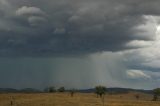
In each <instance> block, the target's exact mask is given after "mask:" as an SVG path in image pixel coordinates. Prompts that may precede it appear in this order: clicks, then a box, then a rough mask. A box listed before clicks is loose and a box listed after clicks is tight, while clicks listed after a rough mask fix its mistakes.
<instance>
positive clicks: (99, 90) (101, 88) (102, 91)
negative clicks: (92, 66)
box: [95, 86, 106, 106]
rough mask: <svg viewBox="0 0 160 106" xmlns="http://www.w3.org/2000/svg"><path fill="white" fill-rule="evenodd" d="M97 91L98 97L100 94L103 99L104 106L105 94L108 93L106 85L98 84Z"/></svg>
mask: <svg viewBox="0 0 160 106" xmlns="http://www.w3.org/2000/svg"><path fill="white" fill-rule="evenodd" d="M95 93H96V94H97V97H98V96H100V98H101V99H102V103H103V106H104V96H105V93H106V87H105V86H96V87H95Z"/></svg>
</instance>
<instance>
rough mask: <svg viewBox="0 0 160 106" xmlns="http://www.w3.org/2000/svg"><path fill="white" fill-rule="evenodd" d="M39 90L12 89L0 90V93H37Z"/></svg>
mask: <svg viewBox="0 0 160 106" xmlns="http://www.w3.org/2000/svg"><path fill="white" fill-rule="evenodd" d="M39 92H41V91H40V90H37V89H33V88H24V89H20V90H18V89H13V88H0V93H39Z"/></svg>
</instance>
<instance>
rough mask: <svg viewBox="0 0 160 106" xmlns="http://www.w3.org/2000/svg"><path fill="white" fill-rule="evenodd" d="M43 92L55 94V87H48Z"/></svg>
mask: <svg viewBox="0 0 160 106" xmlns="http://www.w3.org/2000/svg"><path fill="white" fill-rule="evenodd" d="M44 92H50V93H52V92H56V89H55V87H48V88H45V89H44Z"/></svg>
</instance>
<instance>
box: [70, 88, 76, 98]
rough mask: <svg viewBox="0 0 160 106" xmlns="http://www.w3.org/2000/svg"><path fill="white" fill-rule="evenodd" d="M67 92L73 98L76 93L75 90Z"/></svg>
mask: <svg viewBox="0 0 160 106" xmlns="http://www.w3.org/2000/svg"><path fill="white" fill-rule="evenodd" d="M69 92H70V94H71V97H73V96H74V94H75V92H76V90H75V89H71V90H69Z"/></svg>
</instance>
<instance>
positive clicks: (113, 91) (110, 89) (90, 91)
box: [79, 88, 152, 94]
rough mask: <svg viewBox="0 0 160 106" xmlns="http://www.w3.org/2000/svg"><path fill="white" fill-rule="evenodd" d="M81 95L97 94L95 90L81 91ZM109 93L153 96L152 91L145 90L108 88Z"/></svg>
mask: <svg viewBox="0 0 160 106" xmlns="http://www.w3.org/2000/svg"><path fill="white" fill-rule="evenodd" d="M79 92H81V93H93V92H95V90H94V88H91V89H83V90H79ZM107 92H108V93H112V94H117V93H128V92H142V93H149V94H152V90H143V89H131V88H107Z"/></svg>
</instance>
